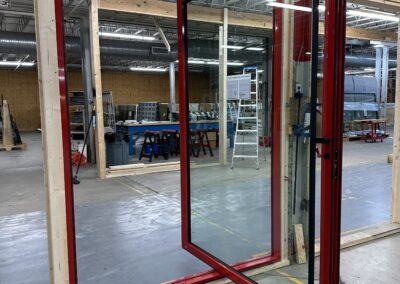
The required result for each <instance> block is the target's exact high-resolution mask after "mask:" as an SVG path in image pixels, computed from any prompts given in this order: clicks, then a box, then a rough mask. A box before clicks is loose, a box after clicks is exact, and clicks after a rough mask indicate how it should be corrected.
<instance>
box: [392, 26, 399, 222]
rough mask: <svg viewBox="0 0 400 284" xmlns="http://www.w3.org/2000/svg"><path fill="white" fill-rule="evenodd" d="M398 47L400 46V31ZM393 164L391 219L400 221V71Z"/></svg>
mask: <svg viewBox="0 0 400 284" xmlns="http://www.w3.org/2000/svg"><path fill="white" fill-rule="evenodd" d="M399 28H400V23H399ZM397 47H400V33H399V34H398V41H397ZM397 66H400V53H398V54H397ZM392 159H393V164H392V208H391V211H392V212H391V213H392V214H391V215H392V218H391V221H392V222H393V223H399V222H400V71H399V70H397V72H396V100H395V111H394V129H393V158H392Z"/></svg>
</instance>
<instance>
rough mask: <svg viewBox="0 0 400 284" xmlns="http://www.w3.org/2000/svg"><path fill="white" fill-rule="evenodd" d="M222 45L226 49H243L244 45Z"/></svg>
mask: <svg viewBox="0 0 400 284" xmlns="http://www.w3.org/2000/svg"><path fill="white" fill-rule="evenodd" d="M222 47H224V48H227V49H243V48H244V46H239V45H223V46H222Z"/></svg>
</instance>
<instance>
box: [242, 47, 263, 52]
mask: <svg viewBox="0 0 400 284" xmlns="http://www.w3.org/2000/svg"><path fill="white" fill-rule="evenodd" d="M246 50H251V51H263V50H264V48H262V47H247V48H246Z"/></svg>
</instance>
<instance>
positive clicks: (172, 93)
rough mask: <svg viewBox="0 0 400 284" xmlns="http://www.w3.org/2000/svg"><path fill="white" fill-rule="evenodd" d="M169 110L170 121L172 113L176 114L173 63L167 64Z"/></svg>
mask: <svg viewBox="0 0 400 284" xmlns="http://www.w3.org/2000/svg"><path fill="white" fill-rule="evenodd" d="M169 109H170V113H171V114H170V119H172V113H173V112H176V92H175V63H174V62H171V63H170V64H169Z"/></svg>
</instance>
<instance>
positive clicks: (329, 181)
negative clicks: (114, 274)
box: [54, 0, 346, 284]
mask: <svg viewBox="0 0 400 284" xmlns="http://www.w3.org/2000/svg"><path fill="white" fill-rule="evenodd" d="M188 2H190V1H188V0H177V8H178V9H177V12H178V38H179V91H180V95H179V96H180V114H181V115H180V128H181V129H180V130H181V135H182V137H187V134H188V131H187V130H188V127H189V123H188V115H187V114H188V104H187V103H188V101H187V45H186V39H185V31H186V24H187V6H186V5H187V3H188ZM54 3H55V16H56V17H55V20H56V34H57V57H58V66H59V87H60V106H61V116H62V133H63V153H64V179H65V197H66V222H67V244H68V257H69V261H68V262H69V281H70V283H77V282H78V280H77V267H76V247H75V224H74V198H73V188H72V182H71V181H72V174H71V161H70V155H69V151H70V142H69V124H68V121H69V120H68V111H67V110H68V107H67V106H68V102H67V98H68V97H67V96H68V94H67V84H66V65H65V50H64V49H65V44H64V30H63V3H62V0H54ZM345 11H346V1H345V0H337V1H336V0H327V1H326V16H325V51H324V53H325V58H324V69H325V80H324V82H325V84H324V91H323V92H324V94H323V97H324V114H323V125H324V126H325V128H324V130H323V136H324V138H328V141H329V143H328V144H325V145H323V147H322V155H323V160H322V171H321V173H322V180H321V185H322V188H323V190H322V193H321V207H322V210H321V211H322V212H323V214H322V216H321V262H320V283H323V284H325V283H329V284H330V283H332V284H336V283H338V282H339V263H340V261H339V260H340V218H341V216H340V214H341V211H340V210H341V178H342V177H341V170H342V130H343V129H342V127H343V123H342V120H343V96H344V94H343V93H344V92H343V83H344V82H343V81H344V46H345V34H346V30H345V26H346V25H345V23H346V22H345ZM281 26H282V12H280V11H279V9H274V17H273V34H274V44H273V48H274V52H273V54H274V58H273V66H274V67H273V68H274V74H275V76H274V77H273V94H274V95H273V99H272V104H273V113H272V133H273V135H272V137H273V138H272V146H273V148H272V163H273V168H272V173H273V174H272V193H271V194H272V202H273V203H274V204H275V205H276V207H275V208H276V209H277V210H273V211H272V226H273V228H274V231H275V233H274V234H273V235H272V254H271V255H270V256H264V257H259V258H256V259H252V260H249V261H244V262H240V263H236V264H233V265H232V266H229V265H226V264H224V263H221V262H220V261H218V260H217V259H216V258H214V257H212V256H211V255H209V254H208V253H206V252H205V251H204V250H202V249H201V248H199V247H197V246H196V245H194V244H192V243H191V242H190V220H189V218H190V216H189V212H190V204H189V193H190V184H189V181H190V180H189V178H190V171H189V163H188V157H189V156H188V153H189V152H188V143H187V139H182V141H181V145H180V147H181V184H182V189H181V190H182V192H181V193H182V247H183V248H184V249H186V250H187V251H189V252H191V253H192V254H193V255H195V256H197V257H198V258H199V259H201V260H203V261H204V262H206V263H207V264H209V265H210V266H211V267H213V268H214V269H215V270H216V271H209V272H205V273H200V274H197V275H194V276H191V277H185V278H182V279H181V281H184V282H185V283H204V282H207V281H211V280H214V279H218V278H221V277H224V276H228V277H229V278H231V279H232V280H233V281H236V282H237V283H252V282H251V281H250V280H243V276H242V275H241V274H240V273H238V272H237V271H245V270H248V269H251V268H255V267H258V266H262V265H266V264H269V263H273V262H275V261H278V260H280V258H281V251H280V250H281V247H280V245H281V244H280V232H281V229H280V226H281V223H280V174H281V172H280V135H278V134H279V131H280V122H281V121H280V110H281V107H282V106H281V100H280V94H281V87H280V76H281V63H282V62H281V55H282V53H281V41H282V31H281V29H280V28H278V27H281ZM328 102H329V103H328ZM277 177H278V178H277ZM273 208H274V207H273ZM178 281H179V280H178ZM174 282H175V281H174Z"/></svg>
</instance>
